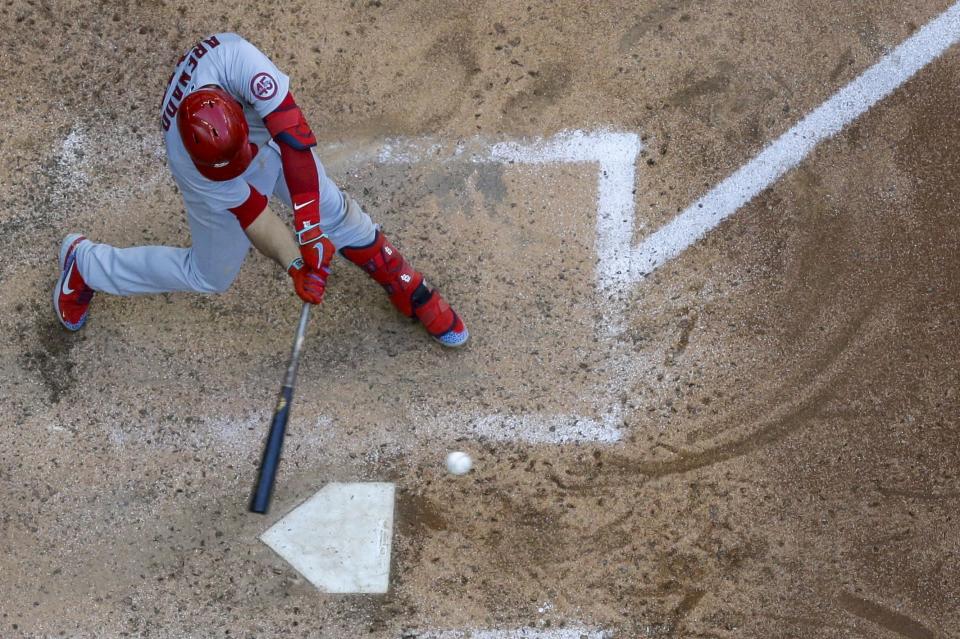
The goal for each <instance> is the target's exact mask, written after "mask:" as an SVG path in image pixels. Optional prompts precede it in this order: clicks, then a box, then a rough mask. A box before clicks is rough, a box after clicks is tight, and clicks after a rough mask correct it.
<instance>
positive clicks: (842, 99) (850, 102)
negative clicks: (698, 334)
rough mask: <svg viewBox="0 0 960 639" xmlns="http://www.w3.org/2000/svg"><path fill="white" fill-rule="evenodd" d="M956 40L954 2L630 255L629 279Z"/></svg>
mask: <svg viewBox="0 0 960 639" xmlns="http://www.w3.org/2000/svg"><path fill="white" fill-rule="evenodd" d="M958 40H960V2H957V3H955V4H954V5H952V6H951V7H950V8H949V9H947V10H946V11H945V12H944V13H942V14H940V16H938V17H937V18H935V19H934V20H932V21H931V22H929V23H928V24H927V25H925V26H924V27H923V28H921V29H919V30H918V31H917V32H916V33H915V34H914V35H912V36H910V37H909V38H907V40H906V41H904V42H903V44H901V45H900V46H898V47H897V48H896V49H894V50H893V51H891V52H890V53H889V54H887V55H886V56H884V57H883V58H882V59H881V60H880V61H879V62H877V63H876V64H875V65H873V66H872V67H870V68H869V69H867V70H866V71H865V72H864V73H863V74H861V75H860V76H859V77H858V78H857V79H855V80H853V81H852V82H851V83H850V84H848V85H847V86H845V87H844V88H842V89H841V90H840V91H838V92H837V93H836V94H834V95H833V97H831V98H830V99H828V100H827V101H826V102H824V103H823V104H822V105H821V106H820V107H818V108H817V109H816V110H814V111H813V112H811V113H810V114H809V115H807V116H806V117H805V118H803V119H802V120H800V122H798V123H797V124H796V125H794V126H793V127H792V128H791V129H790V130H789V131H787V132H786V133H784V134H783V135H781V136H780V137H779V138H777V139H776V140H775V141H774V142H772V143H771V144H770V145H769V146H767V147H766V148H765V149H764V150H763V151H761V152H760V154H759V155H757V156H756V157H755V158H754V159H753V160H751V161H750V162H748V163H747V164H745V165H743V166H742V167H741V168H740V169H738V170H737V171H736V172H735V173H733V175H731V176H730V177H728V178H727V179H725V180H724V181H723V182H721V183H720V184H718V185H717V186H715V187H714V188H713V189H712V190H711V191H710V192H709V193H707V194H706V195H704V196H703V197H702V198H700V199H699V200H697V201H696V202H694V203H693V204H691V205H690V206H689V207H688V208H687V209H686V210H685V211H683V212H682V213H681V214H680V215H678V216H677V217H675V218H674V219H673V220H671V221H670V222H669V223H667V224H666V225H665V226H663V227H661V228H660V229H659V230H657V231H656V232H655V233H653V234H652V235H650V236H648V237H647V238H646V239H645V240H643V242H642V243H641V244H640V245H639V246H638V247H637V248H635V249H634V250H633V253H632V257H631V260H630V261H631V264H632V272H631V275H630V279H632V280H633V281H637V280H639V279H641V278H643V277H644V276H645V275H648V274H650V273H652V272H653V271H654V270H656V269H657V268H658V267H660V266H662V265H663V264H664V263H666V262H667V261H669V260H670V259H672V258H674V257H676V256H677V255H679V254H680V253H682V252H683V251H684V250H686V249H687V248H688V247H689V246H691V245H692V244H694V243H695V242H697V241H699V240H700V239H701V238H703V237H704V236H705V235H706V234H707V233H708V232H709V231H711V230H713V229H714V228H716V227H717V226H718V225H719V224H720V223H721V222H722V221H723V220H725V219H726V218H728V217H730V216H731V215H732V214H733V213H735V212H736V211H737V210H739V209H740V208H741V207H742V206H744V205H745V204H747V203H748V202H749V201H750V200H752V199H753V198H754V197H756V196H757V195H758V194H759V193H761V192H762V191H763V190H764V189H766V188H767V187H768V186H770V185H771V184H773V183H774V182H776V181H777V180H779V179H780V178H781V177H782V176H783V175H784V174H785V173H786V172H787V171H789V170H790V169H792V168H794V167H795V166H797V165H798V164H799V163H800V162H801V161H803V160H804V159H805V158H806V157H807V156H809V155H810V153H811V152H812V151H813V149H814V148H815V147H816V146H817V145H818V144H820V142H823V141H824V140H826V139H828V138H830V137H832V136H834V135H836V134H837V133H839V132H840V131H841V130H842V129H843V128H844V127H846V126H847V125H848V124H850V123H851V122H853V121H854V120H856V119H857V118H859V117H860V116H861V115H863V114H864V113H866V112H867V110H869V109H870V108H871V107H872V106H873V105H875V104H876V103H877V102H879V101H880V100H882V99H883V98H885V97H886V96H888V95H889V94H890V93H892V92H893V91H894V90H895V89H897V88H898V87H900V86H901V85H903V84H904V83H905V82H906V81H907V80H909V79H910V78H911V77H913V76H914V75H915V74H916V73H917V72H918V71H919V70H920V69H922V68H923V67H925V66H927V65H928V64H929V63H930V62H932V61H933V60H935V59H936V58H938V57H939V56H940V55H941V54H943V52H944V51H946V50H947V49H948V48H950V47H951V46H953V45H954V44H956V42H957V41H958Z"/></svg>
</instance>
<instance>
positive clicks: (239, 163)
mask: <svg viewBox="0 0 960 639" xmlns="http://www.w3.org/2000/svg"><path fill="white" fill-rule="evenodd" d="M177 130H179V131H180V139H182V140H183V145H184V146H185V147H186V148H187V153H189V154H190V158H191V159H192V160H193V163H194V164H195V165H196V167H197V170H198V171H200V173H201V175H203V176H204V177H206V178H209V179H211V180H215V181H217V182H221V181H223V180H231V179H233V178H235V177H237V176H238V175H240V174H241V173H243V172H244V171H245V170H246V169H247V167H248V166H250V161H251V160H253V156H254V155H256V154H257V146H256V145H255V144H251V143H250V138H249V135H250V128H249V126H247V119H246V118H245V117H244V115H243V107H241V106H240V103H239V102H237V101H236V100H235V99H233V96H231V95H230V94H229V93H227V92H226V91H224V90H223V89H221V88H219V87H211V88H203V89H198V90H196V91H194V92H193V93H191V94H190V95H188V96H187V97H185V98H184V99H183V101H182V102H181V103H180V108H179V109H177Z"/></svg>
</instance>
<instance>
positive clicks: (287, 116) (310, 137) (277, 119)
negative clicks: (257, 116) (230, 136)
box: [263, 93, 317, 151]
mask: <svg viewBox="0 0 960 639" xmlns="http://www.w3.org/2000/svg"><path fill="white" fill-rule="evenodd" d="M263 122H264V124H266V125H267V130H268V131H269V132H270V135H271V136H272V137H273V139H275V140H276V141H277V142H280V143H283V144H286V145H288V146H290V147H291V148H293V149H296V150H297V151H306V150H307V149H309V148H310V147H312V146H316V145H317V138H316V136H314V134H313V131H311V130H310V125H309V124H307V119H306V118H305V117H303V112H302V111H301V110H300V107H298V106H297V103H296V102H294V101H293V94H292V93H287V97H285V98H284V99H283V102H281V103H280V106H278V107H277V108H276V109H275V110H274V111H273V112H272V113H270V114H269V115H268V116H267V117H265V118H264V119H263Z"/></svg>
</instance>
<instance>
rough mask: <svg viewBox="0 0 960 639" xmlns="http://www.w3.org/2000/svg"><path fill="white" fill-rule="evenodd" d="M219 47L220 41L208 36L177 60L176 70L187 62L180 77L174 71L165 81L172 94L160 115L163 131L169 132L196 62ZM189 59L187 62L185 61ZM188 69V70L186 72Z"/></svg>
mask: <svg viewBox="0 0 960 639" xmlns="http://www.w3.org/2000/svg"><path fill="white" fill-rule="evenodd" d="M219 46H220V40H218V39H217V37H216V36H210V37H209V38H205V39H204V40H203V41H201V42H198V43H197V46H195V47H193V49H191V50H190V51H187V52H186V53H184V54H183V55H182V56H180V59H179V60H177V68H178V69H179V68H180V65H182V64H183V61H184V60H187V66H186V68H184V69H183V70H182V71H181V72H180V76H179V77H177V72H176V71H174V72H173V73H171V74H170V80H168V81H167V90H168V91H169V90H170V87H171V86H173V85H174V84H175V86H173V92H172V93H171V94H170V97H169V98H168V99H167V102H166V104H164V105H163V111H162V112H161V113H160V124H161V125H162V126H163V130H164V131H169V130H170V123H171V122H173V116H175V115H176V114H177V108H178V107H179V106H180V101H181V100H182V99H183V97H184V96H185V95H186V93H185V90H186V87H187V84H188V83H189V82H190V78H191V77H193V76H191V75H190V71H194V70H196V68H197V61H198V60H200V58H202V57H203V56H205V55H206V54H207V53H208V52H209V51H211V50H213V49H216V48H217V47H219ZM188 57H189V60H188V59H187V58H188ZM188 69H189V70H188Z"/></svg>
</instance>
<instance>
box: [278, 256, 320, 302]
mask: <svg viewBox="0 0 960 639" xmlns="http://www.w3.org/2000/svg"><path fill="white" fill-rule="evenodd" d="M327 261H328V262H329V261H330V260H327ZM287 273H289V274H290V279H292V280H293V288H294V290H296V291H297V295H299V296H300V299H302V300H303V301H304V302H308V303H310V304H319V303H320V302H322V301H323V293H324V291H326V289H327V276H328V275H330V269H329V268H328V267H324V268H322V269H320V270H315V269H312V268H310V267H309V266H307V265H306V264H304V263H303V260H302V259H301V258H299V257H298V258H297V259H295V260H293V261H292V262H290V266H289V267H287Z"/></svg>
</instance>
